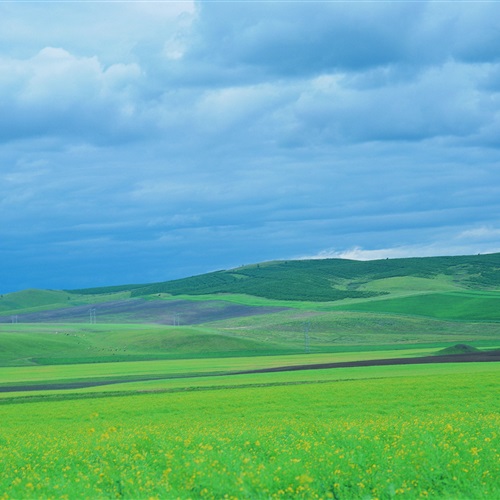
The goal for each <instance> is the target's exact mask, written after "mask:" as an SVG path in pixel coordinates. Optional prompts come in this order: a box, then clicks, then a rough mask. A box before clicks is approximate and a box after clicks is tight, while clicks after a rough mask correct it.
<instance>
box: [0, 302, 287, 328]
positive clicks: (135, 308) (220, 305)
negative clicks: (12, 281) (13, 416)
mask: <svg viewBox="0 0 500 500" xmlns="http://www.w3.org/2000/svg"><path fill="white" fill-rule="evenodd" d="M91 310H94V311H95V319H96V322H97V323H153V324H161V325H173V324H179V325H197V324H201V323H208V322H211V321H219V320H224V319H230V318H238V317H243V316H255V315H259V314H272V313H276V312H280V311H284V310H286V308H284V307H260V306H246V305H241V304H233V303H231V302H224V301H221V300H209V301H203V302H191V301H189V300H144V299H128V300H116V301H112V302H104V303H102V302H101V303H97V304H88V305H84V306H75V307H66V308H62V309H61V308H59V309H51V310H47V311H39V312H34V313H25V314H18V315H17V321H18V322H19V323H88V322H89V318H90V311H91ZM11 321H12V318H11V316H10V315H9V316H0V323H10V322H11Z"/></svg>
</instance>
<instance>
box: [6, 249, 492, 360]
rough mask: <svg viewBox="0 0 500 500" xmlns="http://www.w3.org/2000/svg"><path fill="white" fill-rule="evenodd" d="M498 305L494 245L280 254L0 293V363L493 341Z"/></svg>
mask: <svg viewBox="0 0 500 500" xmlns="http://www.w3.org/2000/svg"><path fill="white" fill-rule="evenodd" d="M499 304H500V254H492V255H475V256H463V257H433V258H414V259H390V260H378V261H368V262H359V261H350V260H342V259H328V260H305V261H279V262H268V263H262V264H255V265H251V266H244V267H240V268H237V269H232V270H228V271H218V272H214V273H208V274H204V275H200V276H194V277H190V278H186V279H181V280H175V281H169V282H161V283H153V284H144V285H123V286H113V287H102V288H93V289H85V290H69V291H68V290H67V291H52V290H25V291H22V292H16V293H12V294H6V295H3V296H0V365H9V364H10V365H25V364H26V365H30V364H58V363H65V362H71V363H74V362H83V363H88V362H95V361H118V360H119V361H125V360H128V361H133V360H148V359H171V358H185V357H191V358H192V357H200V356H201V357H209V356H254V355H262V354H280V353H303V352H304V350H305V351H306V352H314V353H321V352H343V351H353V350H354V351H357V350H359V349H367V350H371V351H376V350H378V349H385V348H387V347H390V348H391V349H394V348H396V349H401V348H405V347H408V346H428V347H431V346H432V347H435V348H438V347H441V348H443V347H447V346H448V345H450V344H451V343H453V344H467V345H472V346H474V347H490V348H495V347H498V345H499V344H498V343H499V341H500V307H498V306H499ZM2 323H3V324H2ZM144 328H145V329H146V330H144ZM306 339H307V340H306Z"/></svg>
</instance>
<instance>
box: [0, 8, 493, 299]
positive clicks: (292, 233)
mask: <svg viewBox="0 0 500 500" xmlns="http://www.w3.org/2000/svg"><path fill="white" fill-rule="evenodd" d="M499 10H500V7H498V5H497V4H494V3H487V2H486V3H475V4H469V3H463V2H460V3H455V4H449V3H444V4H443V3H442V2H382V3H374V2H345V3H341V2H331V3H328V2H243V3H241V2H240V3H230V2H229V3H228V2H201V3H197V4H196V5H193V4H191V3H189V2H179V3H175V2H174V3H154V2H153V3H150V2H132V3H125V4H120V3H114V2H112V3H107V4H99V3H97V4H95V3H85V2H82V3H79V4H71V5H69V4H64V3H62V4H59V3H54V4H43V6H42V5H41V4H29V3H28V4H25V3H21V4H14V3H4V4H2V5H1V6H0V13H1V14H2V15H1V16H0V238H1V239H2V242H3V244H2V249H1V251H0V260H1V262H2V265H1V267H0V287H1V288H2V290H3V291H9V290H14V289H19V288H24V287H28V286H39V287H51V288H72V287H82V286H93V285H106V284H119V283H125V282H145V281H146V282H147V281H157V280H162V279H173V278H178V277H182V276H186V275H190V274H196V273H201V272H205V271H210V270H214V269H217V268H228V267H232V266H237V265H240V264H244V263H250V262H258V261H262V260H270V259H278V258H290V257H297V256H304V255H309V256H313V255H323V256H324V255H358V256H360V257H367V256H368V257H369V256H372V257H373V256H380V255H383V253H384V252H385V254H386V255H389V256H392V255H399V256H401V255H410V254H422V255H428V254H432V253H433V252H436V253H438V252H439V253H455V252H459V253H463V252H466V251H468V250H470V251H471V253H475V252H479V251H492V250H494V249H500V237H499V228H498V223H497V221H498V217H499V215H500V213H499V212H500V203H499V202H498V200H499V199H500V196H499V195H500V193H499V188H498V186H500V178H499V176H500V174H499V171H498V160H499V158H498V154H499V153H498V146H499V138H500V122H499V118H498V117H499V116H500V114H499V110H500V107H499V106H500V99H499V92H498V89H499V88H500V84H499V82H500V76H499V75H500V61H498V55H497V52H496V50H495V48H496V47H498V42H499V40H498V33H499V32H498V30H497V29H496V24H495V23H496V21H495V20H496V18H497V17H498V14H499V13H500V12H499ZM4 242H5V243H4Z"/></svg>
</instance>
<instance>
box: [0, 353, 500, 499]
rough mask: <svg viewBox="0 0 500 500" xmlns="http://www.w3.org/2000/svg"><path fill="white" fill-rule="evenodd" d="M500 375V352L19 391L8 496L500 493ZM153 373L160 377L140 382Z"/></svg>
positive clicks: (6, 438) (3, 451) (7, 438)
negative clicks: (115, 386) (99, 389)
mask: <svg viewBox="0 0 500 500" xmlns="http://www.w3.org/2000/svg"><path fill="white" fill-rule="evenodd" d="M499 375H500V370H499V365H498V363H472V364H469V365H468V366H467V370H466V373H464V368H463V367H461V366H457V364H450V365H436V366H433V367H426V369H423V367H422V366H418V367H417V366H403V367H401V366H399V367H371V368H369V369H368V368H363V369H345V370H343V371H342V372H340V370H339V371H337V370H320V371H318V372H315V373H314V374H313V373H312V372H310V371H309V372H308V371H304V372H293V373H290V372H289V373H280V374H253V375H252V374H249V375H244V376H239V377H243V378H241V379H240V380H239V381H238V385H237V386H235V387H234V386H233V387H231V384H232V383H234V378H235V377H238V376H233V382H231V377H229V376H228V377H226V378H225V379H217V380H216V379H215V378H212V379H211V380H210V378H206V379H205V380H204V381H202V382H203V385H201V386H198V387H197V389H196V390H195V387H194V386H193V387H191V389H190V390H186V387H184V390H182V391H181V392H173V391H170V392H157V393H155V392H151V393H142V394H140V393H137V392H136V393H134V392H129V393H127V395H125V396H120V395H117V394H116V393H114V394H108V395H106V394H101V395H100V397H94V396H96V395H94V396H93V395H92V394H85V395H84V393H82V394H80V395H77V394H75V392H74V391H73V394H66V395H65V396H64V395H62V394H60V395H59V399H51V398H50V397H49V398H46V399H43V398H42V399H35V400H33V399H32V400H30V399H29V398H28V399H27V398H18V397H15V398H13V399H11V400H10V401H8V402H7V401H5V400H4V401H3V404H2V405H0V415H1V418H2V428H1V431H0V443H1V447H0V462H1V463H2V464H3V465H2V466H3V470H2V474H1V479H0V488H1V490H2V493H3V495H4V498H9V497H12V498H26V497H37V498H46V497H56V498H63V497H69V498H83V497H85V498H116V497H124V498H177V497H179V498H224V497H226V498H280V497H283V498H296V497H299V498H392V497H399V496H401V497H402V498H421V497H427V496H428V497H430V498H496V497H498V495H499V494H500V484H499V482H498V475H499V473H500V470H499V464H500V456H499V449H498V428H499V424H500V413H499V410H500V406H499V402H498V398H497V394H498V389H499V380H500V377H499ZM266 378H267V381H266ZM174 382H175V381H174ZM148 384H153V385H152V386H150V387H149V389H150V390H154V389H155V388H156V389H158V387H155V384H156V383H143V384H142V385H139V386H138V387H136V389H139V390H146V388H147V387H148ZM243 384H246V385H247V386H246V387H242V385H243ZM125 385H126V384H125ZM165 389H168V387H165V386H163V390H165ZM170 389H173V387H170ZM66 398H67V399H66ZM457 401H458V402H459V404H457ZM20 429H23V431H22V432H20Z"/></svg>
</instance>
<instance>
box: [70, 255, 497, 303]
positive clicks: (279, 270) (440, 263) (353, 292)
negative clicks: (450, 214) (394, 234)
mask: <svg viewBox="0 0 500 500" xmlns="http://www.w3.org/2000/svg"><path fill="white" fill-rule="evenodd" d="M394 278H420V279H423V280H425V282H424V283H425V286H424V287H423V289H424V290H429V289H430V290H432V289H433V288H435V286H436V283H437V284H438V288H442V286H443V284H446V285H447V287H448V288H453V287H457V288H462V289H477V290H496V289H498V288H500V254H489V255H473V256H457V257H422V258H406V259H384V260H373V261H354V260H347V259H322V260H295V261H276V262H267V263H263V264H255V265H250V266H243V267H240V268H237V269H232V270H228V271H217V272H213V273H208V274H203V275H199V276H193V277H190V278H184V279H179V280H174V281H165V282H159V283H153V284H149V285H129V286H128V287H127V286H125V287H105V288H91V289H85V290H70V291H69V292H70V293H76V294H107V293H110V292H114V291H118V290H120V291H124V290H128V291H130V292H131V296H132V297H144V296H147V295H152V294H158V293H167V294H171V295H207V294H222V293H230V294H247V295H254V296H257V297H264V298H267V299H274V300H299V301H320V302H324V301H328V302H330V301H336V300H342V299H363V298H370V297H375V296H378V295H383V294H386V293H388V291H387V290H385V289H384V286H380V287H378V288H377V287H376V285H375V286H374V283H376V282H379V281H380V280H388V279H394ZM386 284H387V285H389V288H390V287H391V283H386ZM367 285H368V286H367ZM405 286H406V284H405V283H402V284H401V287H402V288H403V289H404V288H405Z"/></svg>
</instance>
